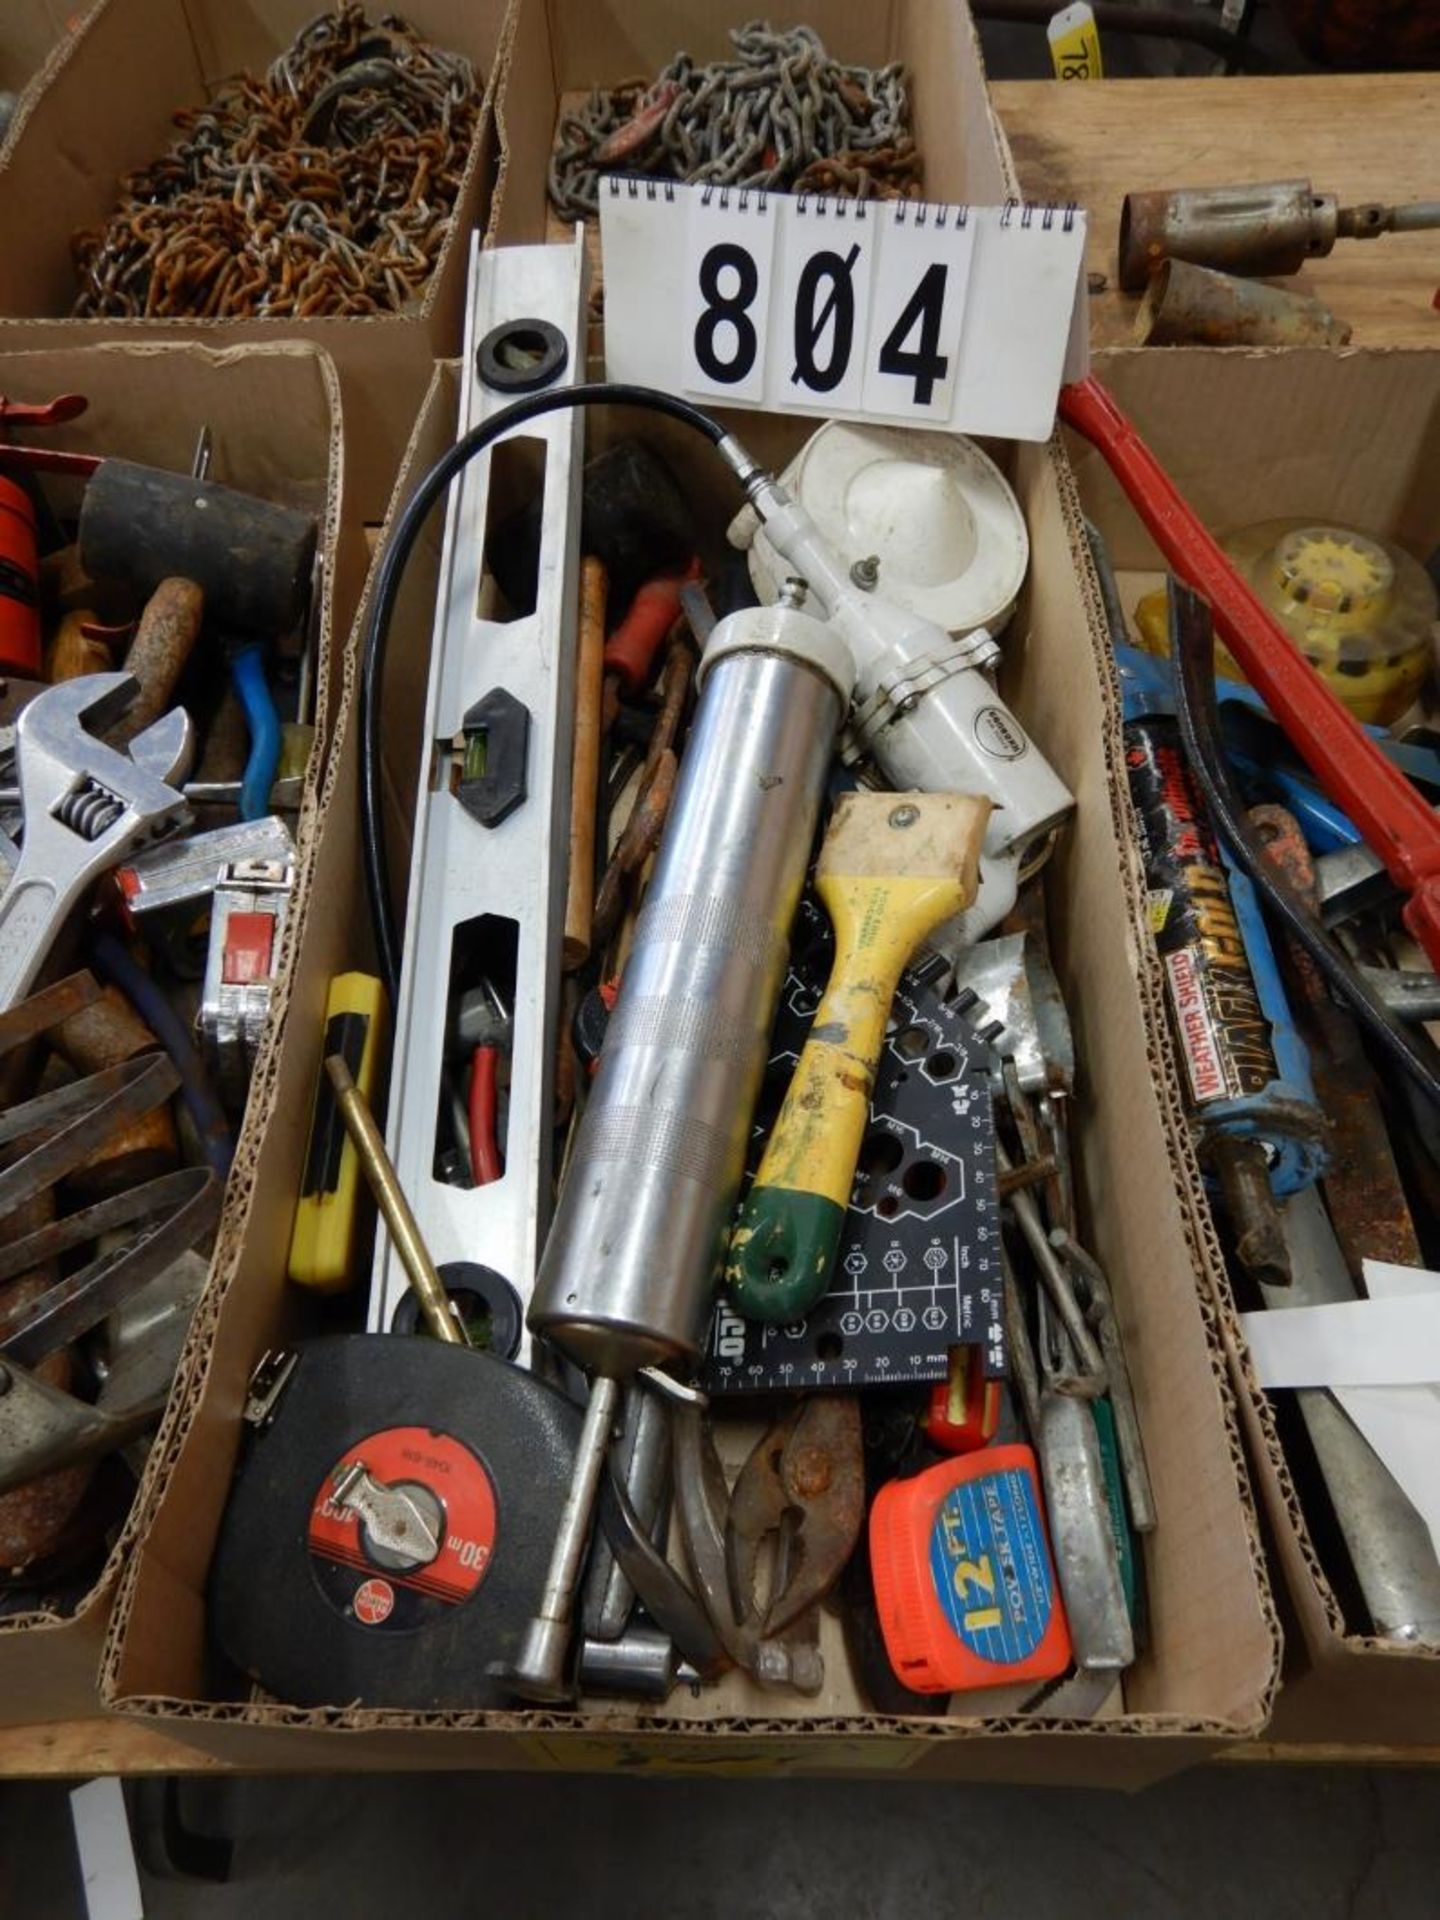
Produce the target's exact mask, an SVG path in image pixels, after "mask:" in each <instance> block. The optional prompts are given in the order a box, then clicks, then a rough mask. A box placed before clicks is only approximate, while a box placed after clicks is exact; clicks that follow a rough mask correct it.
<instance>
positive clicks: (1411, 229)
mask: <svg viewBox="0 0 1440 1920" xmlns="http://www.w3.org/2000/svg"><path fill="white" fill-rule="evenodd" d="M1431 227H1440V201H1436V200H1414V201H1411V202H1409V203H1408V204H1405V205H1401V206H1383V205H1380V204H1379V203H1375V202H1372V203H1370V204H1368V205H1365V206H1358V207H1342V206H1341V205H1340V204H1339V202H1338V201H1337V200H1336V198H1335V195H1334V194H1333V193H1316V191H1315V189H1314V187H1312V186H1311V184H1310V182H1309V181H1308V180H1262V181H1246V182H1245V183H1243V184H1242V185H1239V186H1233V187H1232V186H1226V187H1171V188H1159V189H1157V190H1156V191H1153V192H1149V193H1127V194H1126V196H1125V198H1124V201H1123V202H1122V203H1121V207H1120V285H1121V286H1122V287H1123V288H1124V289H1125V291H1126V292H1127V293H1141V292H1143V291H1144V288H1145V283H1146V281H1147V280H1148V279H1149V277H1150V275H1151V274H1152V273H1153V272H1154V271H1155V269H1156V267H1157V266H1159V264H1160V262H1161V261H1162V260H1189V261H1191V262H1192V263H1193V264H1194V265H1195V266H1197V267H1218V268H1220V269H1221V270H1222V271H1223V272H1226V273H1239V274H1245V275H1248V276H1251V277H1254V278H1259V279H1263V278H1264V277H1265V276H1267V275H1272V274H1273V275H1279V274H1287V273H1298V272H1299V271H1300V269H1301V267H1303V266H1304V264H1305V262H1306V261H1307V260H1315V259H1319V258H1321V257H1322V256H1323V255H1325V254H1327V253H1329V252H1331V251H1332V249H1333V248H1334V245H1335V242H1336V240H1337V239H1338V240H1372V239H1374V238H1375V237H1376V236H1377V235H1379V234H1382V233H1420V232H1424V231H1426V230H1427V229H1429V228H1431Z"/></svg>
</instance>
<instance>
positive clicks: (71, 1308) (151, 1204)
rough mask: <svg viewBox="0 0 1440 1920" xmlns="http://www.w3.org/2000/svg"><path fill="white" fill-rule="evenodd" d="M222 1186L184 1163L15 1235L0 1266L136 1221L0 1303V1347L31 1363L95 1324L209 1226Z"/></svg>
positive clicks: (30, 1262)
mask: <svg viewBox="0 0 1440 1920" xmlns="http://www.w3.org/2000/svg"><path fill="white" fill-rule="evenodd" d="M223 1192H224V1186H223V1183H222V1182H221V1181H220V1180H218V1179H217V1178H216V1176H215V1175H214V1174H213V1173H212V1172H211V1171H210V1169H209V1168H208V1167H184V1168H182V1169H181V1170H180V1171H179V1172H178V1173H168V1174H164V1175H162V1177H161V1178H160V1179H158V1180H151V1181H148V1182H147V1183H146V1184H145V1185H144V1186H141V1187H136V1188H133V1189H132V1190H131V1192H129V1193H127V1194H120V1195H117V1196H115V1197H114V1198H112V1199H110V1200H107V1201H102V1202H101V1203H100V1204H99V1206H96V1207H90V1208H87V1209H86V1210H85V1212H84V1213H82V1214H77V1215H72V1216H70V1217H69V1218H67V1219H63V1220H58V1221H56V1222H55V1223H54V1224H53V1225H52V1226H49V1227H42V1228H41V1229H40V1230H39V1231H38V1232H36V1233H32V1234H27V1235H26V1236H25V1238H24V1239H23V1240H19V1241H16V1242H15V1243H14V1245H13V1246H12V1247H10V1248H8V1249H7V1250H6V1252H5V1254H4V1255H3V1256H0V1259H3V1264H0V1272H3V1273H9V1272H12V1271H13V1272H19V1273H26V1272H29V1271H30V1270H31V1269H32V1268H34V1267H37V1266H39V1265H41V1264H43V1263H44V1262H45V1261H48V1260H51V1259H53V1258H55V1257H56V1256H57V1255H58V1254H60V1253H62V1252H65V1251H68V1250H69V1249H70V1248H72V1247H74V1246H75V1245H78V1244H81V1243H82V1241H84V1240H89V1239H91V1238H92V1237H93V1236H94V1235H95V1234H97V1233H100V1232H107V1231H109V1230H110V1229H111V1228H112V1227H117V1226H130V1225H133V1224H135V1223H136V1222H140V1223H142V1224H141V1226H140V1231H139V1232H138V1233H136V1234H135V1235H134V1236H133V1237H132V1238H131V1239H130V1240H128V1241H127V1242H125V1243H124V1244H123V1245H122V1246H120V1247H118V1248H116V1249H113V1250H111V1251H108V1252H104V1253H100V1254H97V1255H96V1256H95V1258H94V1259H93V1260H91V1261H90V1262H89V1263H88V1264H87V1265H86V1266H84V1267H82V1268H81V1269H80V1270H79V1271H78V1272H76V1273H71V1274H67V1275H66V1277H65V1278H64V1279H63V1280H60V1281H57V1282H56V1284H55V1285H54V1286H52V1287H50V1288H48V1289H47V1290H46V1291H45V1293H43V1294H42V1295H41V1296H40V1298H39V1299H38V1300H35V1301H31V1302H29V1303H27V1304H25V1305H21V1306H12V1307H9V1308H8V1309H3V1310H0V1355H3V1356H4V1357H5V1358H6V1359H7V1360H14V1361H16V1362H18V1364H19V1365H21V1366H34V1365H36V1363H37V1362H39V1361H41V1360H43V1359H44V1358H45V1356H46V1355H47V1354H50V1353H54V1352H55V1351H56V1350H57V1349H58V1348H60V1347H63V1346H68V1345H69V1344H70V1342H71V1341H73V1340H78V1339H79V1338H80V1336H81V1335H82V1334H85V1333H88V1332H89V1331H90V1330H91V1328H92V1327H96V1326H98V1325H99V1324H100V1322H101V1321H102V1320H103V1319H104V1318H105V1317H106V1315H107V1314H109V1313H111V1312H112V1311H113V1310H114V1309H115V1308H116V1307H118V1306H120V1305H121V1304H122V1303H123V1302H124V1301H125V1300H127V1299H129V1297H130V1296H131V1294H132V1293H134V1292H135V1291H136V1290H137V1289H138V1288H140V1287H142V1286H147V1285H148V1284H149V1283H150V1282H151V1281H152V1280H154V1279H155V1278H156V1277H157V1276H158V1275H159V1274H161V1273H163V1272H164V1271H165V1269H166V1268H167V1267H168V1266H169V1265H170V1263H171V1262H172V1261H174V1260H176V1259H178V1258H179V1257H180V1255H181V1254H182V1253H185V1252H186V1251H187V1250H188V1249H189V1248H191V1247H193V1246H194V1244H195V1242H196V1241H197V1240H199V1239H200V1237H201V1236H202V1235H203V1234H204V1233H206V1232H208V1230H209V1229H210V1228H211V1227H212V1226H213V1225H214V1223H215V1221H216V1219H217V1218H218V1217H219V1213H220V1200H221V1196H222V1194H223Z"/></svg>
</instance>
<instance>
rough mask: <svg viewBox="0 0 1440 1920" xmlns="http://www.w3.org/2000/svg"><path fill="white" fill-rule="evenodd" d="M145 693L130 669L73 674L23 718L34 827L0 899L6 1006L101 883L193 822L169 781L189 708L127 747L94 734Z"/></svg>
mask: <svg viewBox="0 0 1440 1920" xmlns="http://www.w3.org/2000/svg"><path fill="white" fill-rule="evenodd" d="M136 691H137V688H136V683H135V681H134V680H133V679H132V678H131V677H130V675H129V674H125V673H101V674H94V675H91V676H89V677H87V678H85V679H81V680H66V681H64V682H62V683H61V684H60V685H59V686H55V687H50V688H47V689H46V691H45V692H43V693H40V694H37V695H36V696H35V698H34V699H33V700H32V701H31V702H30V703H29V705H28V706H27V707H26V708H25V709H24V711H23V712H22V713H21V715H20V718H19V720H18V721H17V722H16V728H15V758H16V765H17V769H18V773H19V784H20V795H21V800H22V803H23V806H24V809H25V830H24V843H23V846H22V849H21V854H20V860H19V864H18V865H17V866H16V868H15V871H14V872H13V874H12V875H11V877H10V884H9V886H8V887H7V888H6V890H5V893H4V895H3V897H0V1008H3V1007H8V1006H10V1005H12V1004H13V1002H14V1001H16V1000H18V999H19V998H20V997H21V996H22V995H23V994H24V993H25V991H26V989H27V988H28V987H29V985H30V983H31V981H32V980H34V978H35V976H36V974H37V973H38V972H39V970H40V967H41V965H42V963H43V962H44V960H45V957H46V955H47V954H48V953H49V951H50V948H51V946H52V945H53V944H54V941H55V939H56V937H57V935H58V934H59V932H60V929H61V927H62V925H63V924H64V921H65V919H66V917H67V916H68V915H69V913H70V912H71V911H72V910H73V908H74V907H75V906H76V905H77V904H78V902H79V901H80V899H81V897H82V896H83V894H84V892H85V890H86V888H87V887H88V886H89V885H90V883H91V881H92V880H94V879H96V878H97V877H98V876H99V875H100V874H101V873H103V872H105V871H106V870H107V869H108V868H110V867H113V866H114V865H115V864H116V862H117V861H118V860H119V859H120V858H121V857H122V856H123V855H124V854H126V853H128V852H129V851H130V849H131V848H132V847H134V846H137V845H139V844H141V843H142V842H145V841H148V840H154V839H158V838H160V837H161V835H163V834H165V833H168V832H172V831H174V830H176V829H177V828H179V827H182V826H184V825H186V824H187V823H188V821H189V819H190V809H189V807H188V806H187V805H186V803H185V800H184V797H183V796H182V795H181V794H179V793H177V792H176V791H175V789H174V787H173V786H171V785H170V784H169V783H170V782H171V781H172V780H173V779H174V778H175V777H176V776H177V774H182V773H183V771H184V769H185V767H186V765H187V764H188V762H189V759H190V753H191V744H192V731H191V726H190V720H189V716H188V715H187V714H186V713H185V712H184V710H183V709H182V708H179V707H176V708H173V709H172V710H171V711H170V712H169V713H167V714H165V715H164V716H163V718H161V719H159V720H157V721H155V722H154V723H153V724H152V725H151V726H149V727H147V728H146V729H145V730H144V732H143V733H139V734H137V735H136V736H135V738H134V739H133V740H132V741H131V742H130V746H129V748H128V750H127V751H126V752H124V753H120V752H117V751H116V749H115V748H113V747H110V746H107V745H106V744H105V743H104V742H103V741H101V740H98V739H97V738H96V737H95V736H94V735H93V734H92V733H90V732H88V731H87V730H86V726H85V722H86V721H87V720H92V721H96V722H99V723H100V724H102V725H103V724H105V723H106V722H108V721H111V720H113V719H115V718H117V717H118V715H119V714H120V713H122V712H123V711H124V710H125V708H126V707H127V706H128V705H129V703H130V701H131V700H132V699H133V697H134V695H135V693H136Z"/></svg>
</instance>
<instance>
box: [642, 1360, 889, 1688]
mask: <svg viewBox="0 0 1440 1920" xmlns="http://www.w3.org/2000/svg"><path fill="white" fill-rule="evenodd" d="M701 1399H702V1400H703V1396H701ZM672 1417H673V1421H674V1435H675V1502H676V1511H677V1515H678V1518H679V1523H680V1538H681V1542H682V1545H683V1548H684V1552H685V1557H686V1560H687V1561H688V1563H689V1566H690V1569H691V1572H692V1574H693V1576H694V1580H695V1586H696V1590H697V1594H698V1598H699V1602H700V1605H701V1607H702V1609H703V1611H704V1614H705V1615H706V1617H707V1618H708V1620H709V1623H710V1626H711V1627H712V1628H713V1630H714V1633H715V1636H716V1638H717V1640H718V1641H719V1643H720V1646H721V1648H722V1649H723V1650H724V1654H725V1656H726V1657H727V1658H728V1660H729V1661H730V1662H731V1663H732V1664H733V1665H735V1666H737V1667H739V1668H740V1669H741V1670H742V1671H743V1672H746V1673H748V1674H750V1676H751V1677H752V1678H753V1679H754V1680H756V1681H758V1682H759V1683H760V1684H761V1685H762V1686H767V1687H791V1688H794V1689H795V1690H796V1691H797V1692H800V1693H807V1694H814V1693H818V1692H819V1691H820V1688H821V1686H822V1684H823V1682H824V1665H823V1662H822V1660H821V1658H820V1654H819V1650H818V1647H817V1646H816V1644H815V1641H814V1638H813V1636H812V1634H811V1633H810V1631H809V1629H808V1625H807V1624H806V1623H805V1622H804V1621H803V1618H802V1616H803V1615H804V1613H805V1611H806V1607H805V1606H803V1605H802V1606H800V1607H798V1608H796V1609H795V1610H794V1612H793V1614H791V1613H789V1610H788V1608H787V1609H785V1612H786V1613H787V1614H788V1618H787V1619H786V1620H785V1624H784V1626H783V1627H782V1628H780V1629H779V1630H778V1631H777V1632H776V1633H774V1634H767V1633H766V1632H765V1631H764V1627H763V1625H762V1621H761V1616H760V1614H759V1612H758V1611H757V1609H756V1608H755V1606H754V1603H753V1592H752V1595H751V1596H750V1597H749V1598H748V1599H747V1602H746V1604H745V1610H744V1612H743V1613H742V1609H741V1606H740V1605H739V1604H737V1601H736V1599H735V1594H734V1591H733V1587H732V1581H731V1554H730V1550H729V1547H728V1543H727V1539H726V1529H727V1525H728V1520H729V1509H730V1493H729V1489H728V1487H727V1485H726V1479H725V1471H724V1468H723V1467H722V1465H721V1463H720V1456H719V1454H718V1453H717V1451H716V1448H715V1442H714V1437H713V1435H712V1434H711V1432H710V1431H709V1428H708V1427H707V1425H706V1422H705V1416H704V1409H703V1405H701V1404H699V1403H698V1402H695V1401H692V1402H690V1403H688V1404H677V1405H676V1406H675V1407H674V1409H673V1410H672ZM862 1505H863V1485H862ZM787 1524H788V1523H787ZM792 1549H793V1543H792V1542H789V1541H787V1540H785V1539H784V1537H783V1536H782V1538H781V1540H780V1542H779V1543H778V1552H777V1559H776V1563H775V1564H776V1568H777V1569H778V1571H779V1573H780V1577H781V1581H782V1583H788V1580H789V1577H790V1575H791V1572H792V1570H793V1569H794V1566H795V1562H794V1559H793V1552H792ZM837 1577H838V1569H837ZM778 1597H779V1596H778V1594H777V1598H778ZM767 1611H768V1608H767ZM779 1617H780V1616H779V1615H777V1618H779Z"/></svg>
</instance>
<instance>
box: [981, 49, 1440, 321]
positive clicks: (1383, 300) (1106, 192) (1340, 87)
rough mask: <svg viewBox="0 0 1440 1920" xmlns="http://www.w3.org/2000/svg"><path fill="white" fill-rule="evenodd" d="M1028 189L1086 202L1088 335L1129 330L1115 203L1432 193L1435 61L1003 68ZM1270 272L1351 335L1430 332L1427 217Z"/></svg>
mask: <svg viewBox="0 0 1440 1920" xmlns="http://www.w3.org/2000/svg"><path fill="white" fill-rule="evenodd" d="M992 93H993V95H994V100H995V106H996V110H997V112H998V113H999V116H1000V120H1001V124H1002V125H1003V126H1004V129H1005V133H1006V136H1007V138H1008V139H1009V142H1010V148H1011V151H1012V153H1013V154H1014V156H1015V165H1016V168H1017V169H1018V171H1019V175H1020V183H1021V188H1022V190H1023V192H1024V194H1025V197H1026V198H1027V199H1033V200H1055V201H1062V202H1063V201H1070V200H1074V201H1078V202H1079V203H1080V205H1082V206H1083V207H1085V208H1086V209H1087V210H1088V213H1089V216H1090V224H1089V246H1088V250H1087V261H1086V264H1087V266H1088V267H1089V268H1090V270H1091V271H1092V272H1098V273H1103V274H1105V275H1106V277H1107V280H1108V282H1109V285H1108V288H1107V290H1106V291H1105V292H1104V293H1101V294H1096V295H1092V296H1091V300H1090V318H1091V336H1090V337H1091V341H1092V343H1093V344H1094V345H1095V346H1097V347H1108V346H1123V345H1126V344H1127V343H1128V342H1129V339H1130V333H1131V328H1132V326H1133V324H1134V316H1135V309H1136V307H1137V305H1138V304H1139V303H1138V301H1137V300H1136V299H1135V298H1133V297H1132V296H1130V295H1128V294H1123V293H1120V292H1119V291H1118V283H1117V280H1116V268H1115V244H1116V238H1117V235H1118V233H1119V230H1120V203H1121V201H1122V200H1123V198H1124V196H1125V195H1126V194H1127V193H1129V192H1140V191H1144V190H1145V189H1148V188H1155V187H1209V186H1221V185H1225V184H1232V185H1233V184H1237V183H1239V182H1242V181H1246V180H1287V179H1288V180H1293V179H1296V178H1297V177H1299V176H1300V175H1302V174H1303V175H1305V176H1307V177H1308V178H1309V179H1310V180H1311V182H1312V183H1313V184H1314V186H1315V188H1316V189H1317V191H1319V192H1321V193H1333V194H1338V195H1339V197H1340V204H1341V205H1342V206H1345V205H1348V204H1350V203H1352V202H1357V201H1369V200H1379V201H1382V202H1384V203H1386V204H1387V205H1388V204H1390V203H1392V202H1394V201H1398V200H1424V199H1434V198H1435V197H1436V194H1437V187H1440V178H1437V174H1440V169H1437V164H1436V163H1437V155H1440V135H1437V131H1436V107H1437V103H1440V81H1437V79H1436V77H1435V75H1434V74H1430V73H1415V74H1397V73H1384V74H1379V73H1376V74H1321V75H1292V76H1289V77H1286V78H1279V79H1270V78H1264V79H1261V78H1251V77H1236V78H1231V79H1213V80H1209V79H1207V80H1102V81H1077V82H1069V83H1065V84H1062V83H1060V82H1059V81H1055V80H1012V81H1002V82H997V83H996V84H995V85H994V86H993V87H992ZM1282 284H1285V285H1291V286H1293V287H1294V288H1295V289H1296V291H1299V292H1304V293H1309V294H1313V295H1315V296H1316V297H1317V298H1319V299H1320V300H1323V301H1324V303H1325V305H1326V306H1328V307H1329V308H1330V309H1331V310H1332V311H1333V312H1334V313H1335V314H1336V315H1338V316H1339V318H1341V319H1342V320H1348V321H1349V322H1350V324H1351V326H1352V327H1353V329H1354V333H1353V336H1352V341H1351V344H1352V345H1354V346H1406V347H1416V346H1421V347H1424V346H1440V313H1437V312H1436V311H1435V309H1434V306H1433V305H1432V302H1433V300H1434V298H1435V295H1436V290H1437V289H1440V232H1434V233H1415V234H1393V233H1392V234H1384V235H1381V236H1380V237H1379V238H1378V239H1375V240H1365V241H1358V240H1341V241H1338V242H1337V243H1336V246H1335V250H1334V252H1333V253H1331V254H1330V255H1328V256H1327V257H1326V258H1325V259H1323V260H1312V261H1310V262H1309V263H1308V264H1307V265H1306V267H1305V269H1304V271H1303V272H1302V273H1300V274H1297V275H1296V276H1295V277H1294V279H1293V281H1288V282H1283V283H1282Z"/></svg>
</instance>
